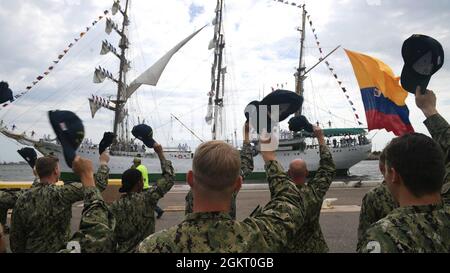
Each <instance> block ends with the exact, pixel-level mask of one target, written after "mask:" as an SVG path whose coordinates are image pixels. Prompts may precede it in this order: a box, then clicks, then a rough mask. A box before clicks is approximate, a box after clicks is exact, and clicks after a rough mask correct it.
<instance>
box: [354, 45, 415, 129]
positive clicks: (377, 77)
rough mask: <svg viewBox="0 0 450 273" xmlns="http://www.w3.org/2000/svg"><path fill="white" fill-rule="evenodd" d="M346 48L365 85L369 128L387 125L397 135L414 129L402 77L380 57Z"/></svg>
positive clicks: (361, 83)
mask: <svg viewBox="0 0 450 273" xmlns="http://www.w3.org/2000/svg"><path fill="white" fill-rule="evenodd" d="M345 52H346V53H347V56H348V57H349V59H350V62H351V63H352V66H353V70H354V72H355V76H356V79H357V80H358V84H359V87H360V89H361V95H362V99H363V102H364V108H365V111H366V118H367V125H368V128H369V130H375V129H386V131H388V132H393V133H394V134H395V135H396V136H401V135H403V134H406V133H412V132H414V128H413V127H412V125H411V122H410V121H409V109H408V107H407V106H406V103H405V100H406V97H407V96H408V92H406V91H405V90H404V89H403V88H402V87H401V85H400V77H396V76H395V75H394V72H393V71H392V69H391V68H390V67H389V66H388V65H386V64H385V63H383V62H382V61H380V60H378V59H376V58H373V57H370V56H367V55H364V54H361V53H357V52H353V51H350V50H347V49H346V50H345Z"/></svg>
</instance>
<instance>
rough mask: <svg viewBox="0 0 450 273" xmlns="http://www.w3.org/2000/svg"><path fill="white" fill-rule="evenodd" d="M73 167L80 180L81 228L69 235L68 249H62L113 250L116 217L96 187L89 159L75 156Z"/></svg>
mask: <svg viewBox="0 0 450 273" xmlns="http://www.w3.org/2000/svg"><path fill="white" fill-rule="evenodd" d="M75 170H76V172H77V173H78V174H79V175H80V177H81V182H82V183H83V193H84V209H83V213H82V216H81V221H80V230H79V231H78V232H76V233H75V234H74V235H73V236H72V238H71V240H70V241H69V242H68V243H67V249H65V250H63V251H62V252H72V253H80V252H83V253H101V252H106V253H108V252H109V253H110V252H114V249H115V245H114V240H113V233H114V226H115V220H114V217H113V215H112V214H111V213H110V211H109V210H108V207H107V206H106V204H105V202H104V201H103V198H102V196H101V194H100V191H99V189H98V188H96V186H95V182H94V175H93V168H92V162H90V161H89V160H84V159H81V158H79V157H78V158H76V159H75V161H74V171H75Z"/></svg>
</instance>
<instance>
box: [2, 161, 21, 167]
mask: <svg viewBox="0 0 450 273" xmlns="http://www.w3.org/2000/svg"><path fill="white" fill-rule="evenodd" d="M21 165H27V162H24V161H21V162H3V163H0V166H21Z"/></svg>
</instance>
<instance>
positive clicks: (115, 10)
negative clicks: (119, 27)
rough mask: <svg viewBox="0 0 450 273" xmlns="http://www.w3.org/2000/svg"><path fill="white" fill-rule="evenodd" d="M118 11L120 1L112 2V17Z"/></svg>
mask: <svg viewBox="0 0 450 273" xmlns="http://www.w3.org/2000/svg"><path fill="white" fill-rule="evenodd" d="M119 10H120V1H114V4H113V6H112V8H111V11H112V15H116V14H117V12H118V11H119Z"/></svg>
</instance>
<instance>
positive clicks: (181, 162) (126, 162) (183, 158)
mask: <svg viewBox="0 0 450 273" xmlns="http://www.w3.org/2000/svg"><path fill="white" fill-rule="evenodd" d="M35 146H36V148H37V149H38V150H39V151H40V152H41V153H43V154H50V153H53V154H54V155H55V156H57V157H58V158H59V159H60V162H61V169H62V173H63V179H69V177H70V174H71V173H72V170H71V169H70V168H69V167H68V166H67V165H66V163H65V160H64V156H63V154H62V151H61V147H60V146H59V145H56V144H52V143H39V144H37V145H35ZM330 150H331V153H332V155H333V159H334V161H335V164H336V168H337V170H339V171H340V172H341V173H343V172H346V171H347V170H349V169H350V168H351V167H352V166H354V165H356V164H357V163H359V162H360V161H362V160H365V159H366V158H367V157H368V155H369V154H370V152H371V150H372V144H370V143H369V144H367V145H360V146H359V145H358V146H350V147H341V148H330ZM77 153H78V155H80V156H82V157H84V158H88V159H90V160H92V162H93V163H94V165H95V167H98V164H99V159H98V158H99V154H98V149H90V148H81V149H79V150H78V152H77ZM136 155H137V153H124V154H123V155H111V160H110V162H109V167H110V174H111V177H112V178H120V177H121V174H122V173H123V172H124V171H125V170H127V169H129V168H130V167H131V165H132V162H133V159H134V157H135V156H136ZM166 158H167V159H168V160H171V161H172V163H173V166H174V169H175V173H176V174H177V179H178V180H184V179H185V174H186V173H187V172H188V171H189V170H191V168H192V158H193V154H192V153H191V152H167V153H166ZM277 158H278V161H279V162H280V163H281V164H282V165H283V167H284V168H285V170H287V169H288V167H289V163H290V162H291V161H292V160H294V159H298V158H301V159H304V160H305V161H306V162H307V164H308V169H309V170H310V171H311V172H314V171H316V170H317V169H318V167H319V160H320V158H319V149H318V148H309V149H307V150H305V151H303V152H302V151H277ZM142 164H143V165H145V166H146V167H147V169H148V170H149V174H150V175H152V176H154V175H159V174H161V167H160V164H159V160H158V158H157V157H156V155H154V154H153V153H146V154H145V156H144V157H142ZM254 164H255V168H254V172H253V175H251V176H250V177H249V179H252V178H261V177H263V175H264V173H265V170H264V162H263V159H262V157H261V155H257V156H256V157H255V158H254Z"/></svg>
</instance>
